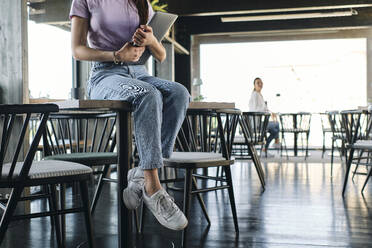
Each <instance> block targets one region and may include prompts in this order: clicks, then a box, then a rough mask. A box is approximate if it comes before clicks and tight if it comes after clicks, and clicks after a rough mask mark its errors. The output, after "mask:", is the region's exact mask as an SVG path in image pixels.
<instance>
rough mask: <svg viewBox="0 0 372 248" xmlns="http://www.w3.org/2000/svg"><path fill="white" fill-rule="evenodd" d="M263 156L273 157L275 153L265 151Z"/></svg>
mask: <svg viewBox="0 0 372 248" xmlns="http://www.w3.org/2000/svg"><path fill="white" fill-rule="evenodd" d="M265 157H267V158H273V157H275V155H274V154H272V153H270V152H267V151H266V152H265Z"/></svg>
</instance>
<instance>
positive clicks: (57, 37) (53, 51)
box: [28, 21, 72, 99]
mask: <svg viewBox="0 0 372 248" xmlns="http://www.w3.org/2000/svg"><path fill="white" fill-rule="evenodd" d="M70 37H71V36H70V32H68V31H65V30H62V29H61V28H57V27H54V26H52V25H46V24H36V23H35V22H33V21H29V22H28V54H29V55H28V56H29V58H28V65H29V90H30V97H31V98H44V97H47V98H53V99H67V98H69V95H70V91H71V88H72V57H71V48H70V47H71V46H70V44H71V43H70Z"/></svg>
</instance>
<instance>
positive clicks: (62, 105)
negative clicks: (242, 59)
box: [53, 100, 235, 111]
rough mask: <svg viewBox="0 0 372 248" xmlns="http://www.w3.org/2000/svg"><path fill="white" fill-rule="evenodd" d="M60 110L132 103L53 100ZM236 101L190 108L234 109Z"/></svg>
mask: <svg viewBox="0 0 372 248" xmlns="http://www.w3.org/2000/svg"><path fill="white" fill-rule="evenodd" d="M53 103H55V104H57V105H58V107H59V109H60V110H71V109H102V110H103V109H110V110H119V109H120V110H128V111H129V110H131V105H130V103H128V102H125V101H119V100H66V101H57V102H53ZM232 108H235V103H232V102H191V103H190V105H189V109H232Z"/></svg>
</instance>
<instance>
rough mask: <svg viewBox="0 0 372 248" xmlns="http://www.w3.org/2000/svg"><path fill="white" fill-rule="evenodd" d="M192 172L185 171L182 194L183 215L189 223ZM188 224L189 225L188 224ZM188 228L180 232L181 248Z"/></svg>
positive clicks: (191, 170) (184, 245)
mask: <svg viewBox="0 0 372 248" xmlns="http://www.w3.org/2000/svg"><path fill="white" fill-rule="evenodd" d="M192 172H193V169H186V175H185V187H184V193H183V213H184V214H185V216H186V218H187V220H188V221H190V218H189V217H190V206H191V189H192ZM189 224H190V223H189ZM187 230H188V227H186V228H185V229H183V231H182V247H186V240H187V239H186V235H187Z"/></svg>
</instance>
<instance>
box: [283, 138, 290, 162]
mask: <svg viewBox="0 0 372 248" xmlns="http://www.w3.org/2000/svg"><path fill="white" fill-rule="evenodd" d="M282 140H283V143H284V149H285V153H286V155H287V159H289V156H288V148H287V142H286V141H285V135H284V132H282Z"/></svg>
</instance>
